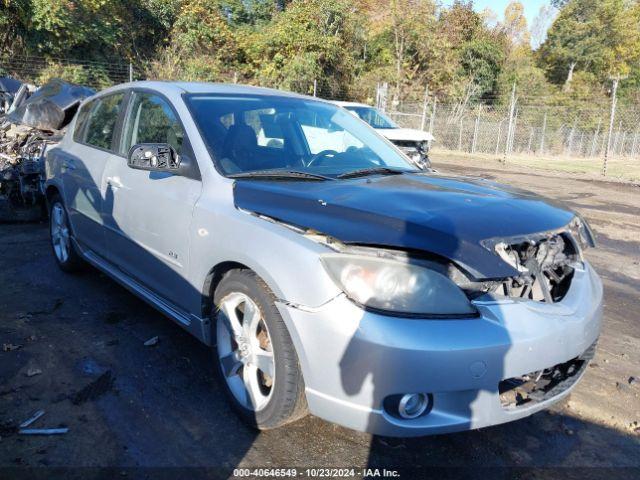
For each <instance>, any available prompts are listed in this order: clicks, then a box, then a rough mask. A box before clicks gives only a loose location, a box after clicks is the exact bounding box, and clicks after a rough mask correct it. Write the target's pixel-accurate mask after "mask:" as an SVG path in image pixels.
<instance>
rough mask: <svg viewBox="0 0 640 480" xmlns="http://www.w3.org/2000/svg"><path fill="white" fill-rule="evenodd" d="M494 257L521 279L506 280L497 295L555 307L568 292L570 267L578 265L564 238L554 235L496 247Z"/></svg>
mask: <svg viewBox="0 0 640 480" xmlns="http://www.w3.org/2000/svg"><path fill="white" fill-rule="evenodd" d="M496 251H497V253H498V254H499V255H500V256H501V257H502V258H503V259H504V260H505V261H507V262H508V263H509V264H511V265H512V266H514V267H515V268H516V269H517V270H518V271H519V272H521V275H520V276H518V277H513V278H508V279H506V280H505V281H504V282H503V283H502V284H501V285H500V286H499V287H498V288H497V290H496V293H498V294H502V295H504V296H506V297H512V298H514V297H515V298H524V299H530V300H536V301H540V302H547V303H554V302H557V301H560V300H562V298H563V297H564V295H565V294H566V293H567V290H569V286H570V284H571V277H572V276H573V270H574V268H573V266H574V265H575V264H576V262H579V261H580V255H579V253H578V252H577V251H576V248H575V246H574V244H573V242H572V241H571V240H570V239H569V238H568V236H567V234H554V235H551V236H549V237H547V238H542V239H540V240H529V241H524V242H521V243H517V244H511V245H506V244H499V245H497V246H496Z"/></svg>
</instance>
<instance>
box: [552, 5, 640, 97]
mask: <svg viewBox="0 0 640 480" xmlns="http://www.w3.org/2000/svg"><path fill="white" fill-rule="evenodd" d="M637 10H638V8H637V4H636V6H635V7H630V6H629V4H628V3H627V2H626V1H625V0H569V1H568V2H567V3H566V5H565V6H564V7H563V8H562V9H561V10H560V13H559V15H558V18H557V19H556V20H555V22H554V23H553V25H552V26H551V29H550V30H549V33H548V36H547V40H546V41H545V42H544V44H543V45H542V47H541V49H540V59H541V63H542V64H543V65H544V66H546V68H547V69H548V71H549V76H550V78H551V79H552V80H553V81H555V82H556V83H558V84H560V83H563V84H564V86H563V88H564V90H565V91H569V89H570V87H571V81H572V79H573V74H574V71H576V70H583V71H590V72H594V73H595V74H596V75H597V76H599V77H601V79H602V80H603V81H604V80H605V79H606V78H607V77H608V75H611V74H623V73H627V72H628V71H629V68H630V65H631V64H632V63H633V62H634V61H635V59H637V56H638V49H639V48H640V40H639V36H640V32H639V28H640V27H639V24H638V14H637Z"/></svg>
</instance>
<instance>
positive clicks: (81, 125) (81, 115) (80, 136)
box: [73, 101, 95, 143]
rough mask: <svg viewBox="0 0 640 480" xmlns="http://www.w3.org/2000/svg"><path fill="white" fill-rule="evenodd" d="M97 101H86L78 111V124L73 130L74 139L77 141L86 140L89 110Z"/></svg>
mask: <svg viewBox="0 0 640 480" xmlns="http://www.w3.org/2000/svg"><path fill="white" fill-rule="evenodd" d="M94 104H95V101H93V102H89V103H85V104H84V105H83V106H82V108H80V110H79V111H78V118H77V119H76V126H75V128H74V130H73V140H74V141H75V142H80V143H82V142H84V132H85V130H86V129H85V127H86V126H87V120H88V119H89V112H91V109H92V108H93V105H94Z"/></svg>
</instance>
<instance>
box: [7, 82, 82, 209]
mask: <svg viewBox="0 0 640 480" xmlns="http://www.w3.org/2000/svg"><path fill="white" fill-rule="evenodd" d="M0 89H2V91H1V93H0V94H1V95H2V103H3V107H2V111H3V113H4V114H3V115H2V116H0V221H29V220H37V219H39V218H41V217H42V214H43V212H44V209H43V208H42V207H43V205H44V196H43V190H42V186H43V182H44V157H45V154H46V152H47V150H48V149H49V148H51V146H52V145H56V144H57V143H58V142H59V141H60V138H62V135H63V134H64V129H65V127H66V126H67V125H68V124H69V122H71V120H72V119H73V117H74V115H75V113H76V111H77V109H78V106H79V105H80V102H81V101H82V100H83V99H85V98H87V97H89V96H91V95H93V94H94V93H95V92H94V91H93V90H92V89H90V88H87V87H82V86H78V85H73V84H71V83H68V82H65V81H62V80H58V79H55V80H51V81H50V82H49V83H47V84H45V85H44V86H42V87H41V88H39V89H37V90H35V89H34V87H32V86H29V85H27V84H23V83H21V82H19V81H17V80H14V79H11V78H7V77H3V78H2V79H0Z"/></svg>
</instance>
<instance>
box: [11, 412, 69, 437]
mask: <svg viewBox="0 0 640 480" xmlns="http://www.w3.org/2000/svg"><path fill="white" fill-rule="evenodd" d="M42 416H44V410H38V411H37V412H35V413H34V414H33V415H32V416H31V417H29V418H28V419H26V420H25V421H24V422H22V423H21V424H20V426H19V428H18V433H19V434H20V435H61V434H65V433H67V432H68V431H69V429H68V428H67V427H58V428H27V427H29V426H31V425H32V424H33V423H35V422H36V421H37V420H38V419H40V418H41V417H42Z"/></svg>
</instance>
